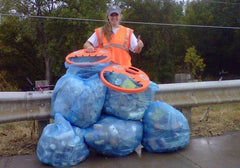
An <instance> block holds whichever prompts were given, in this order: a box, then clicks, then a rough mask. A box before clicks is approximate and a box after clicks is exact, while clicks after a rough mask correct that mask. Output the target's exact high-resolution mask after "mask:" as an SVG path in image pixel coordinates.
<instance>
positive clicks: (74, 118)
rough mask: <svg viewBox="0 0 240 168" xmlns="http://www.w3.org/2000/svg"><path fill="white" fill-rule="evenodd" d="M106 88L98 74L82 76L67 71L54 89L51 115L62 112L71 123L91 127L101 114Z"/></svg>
mask: <svg viewBox="0 0 240 168" xmlns="http://www.w3.org/2000/svg"><path fill="white" fill-rule="evenodd" d="M106 90H107V88H106V86H105V85H104V84H103V83H102V82H101V80H100V78H99V75H98V74H95V75H92V76H91V77H89V78H80V77H79V76H78V75H73V74H70V73H67V74H65V75H64V76H62V77H61V78H60V79H59V80H58V82H57V84H56V86H55V88H54V90H53V94H52V98H51V116H52V117H54V115H55V114H56V113H61V114H62V115H63V116H64V117H65V118H66V119H67V120H68V121H70V123H71V124H73V125H75V126H78V127H81V128H86V127H89V126H91V125H92V124H94V123H95V122H96V121H97V120H98V119H99V117H100V115H101V111H102V108H103V104H104V100H105V95H106Z"/></svg>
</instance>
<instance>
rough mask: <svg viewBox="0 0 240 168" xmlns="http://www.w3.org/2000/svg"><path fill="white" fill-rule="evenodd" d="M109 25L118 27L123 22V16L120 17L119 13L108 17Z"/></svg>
mask: <svg viewBox="0 0 240 168" xmlns="http://www.w3.org/2000/svg"><path fill="white" fill-rule="evenodd" d="M107 18H108V21H109V23H110V24H111V25H112V27H118V26H119V24H120V20H121V15H118V14H117V13H113V14H111V15H108V16H107Z"/></svg>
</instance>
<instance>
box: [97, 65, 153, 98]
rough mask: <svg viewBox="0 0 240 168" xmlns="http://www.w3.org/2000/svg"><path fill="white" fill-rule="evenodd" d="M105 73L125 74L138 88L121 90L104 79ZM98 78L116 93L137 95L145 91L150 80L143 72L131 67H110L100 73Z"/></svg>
mask: <svg viewBox="0 0 240 168" xmlns="http://www.w3.org/2000/svg"><path fill="white" fill-rule="evenodd" d="M105 72H115V73H121V74H125V75H127V76H129V77H130V78H131V79H133V80H134V81H135V82H136V83H138V84H139V85H140V87H137V88H122V87H119V86H116V85H113V84H111V83H110V82H108V81H107V80H106V79H105V77H104V73H105ZM100 78H101V80H102V82H103V83H104V84H105V85H106V86H107V87H109V88H110V89H113V90H115V91H118V92H124V93H139V92H142V91H145V90H146V89H147V88H148V86H149V83H150V79H149V77H148V75H147V74H146V73H145V72H143V71H142V70H140V69H138V68H135V67H132V66H130V67H128V66H123V65H110V66H108V67H106V68H104V69H103V70H102V71H101V73H100Z"/></svg>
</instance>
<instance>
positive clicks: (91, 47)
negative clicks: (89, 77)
mask: <svg viewBox="0 0 240 168" xmlns="http://www.w3.org/2000/svg"><path fill="white" fill-rule="evenodd" d="M83 48H85V49H86V50H87V52H89V53H92V52H95V48H94V47H93V46H92V44H91V43H89V42H88V41H87V42H85V43H84V45H83Z"/></svg>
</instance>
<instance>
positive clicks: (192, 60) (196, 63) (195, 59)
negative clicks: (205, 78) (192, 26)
mask: <svg viewBox="0 0 240 168" xmlns="http://www.w3.org/2000/svg"><path fill="white" fill-rule="evenodd" d="M184 62H185V63H186V64H187V69H188V71H189V73H190V74H191V76H192V77H194V78H195V79H198V80H201V74H202V72H203V71H204V68H205V66H206V65H205V64H204V62H203V59H202V58H201V56H200V55H198V54H197V50H196V49H195V47H194V46H192V47H190V48H188V49H187V52H186V56H185V59H184Z"/></svg>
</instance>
